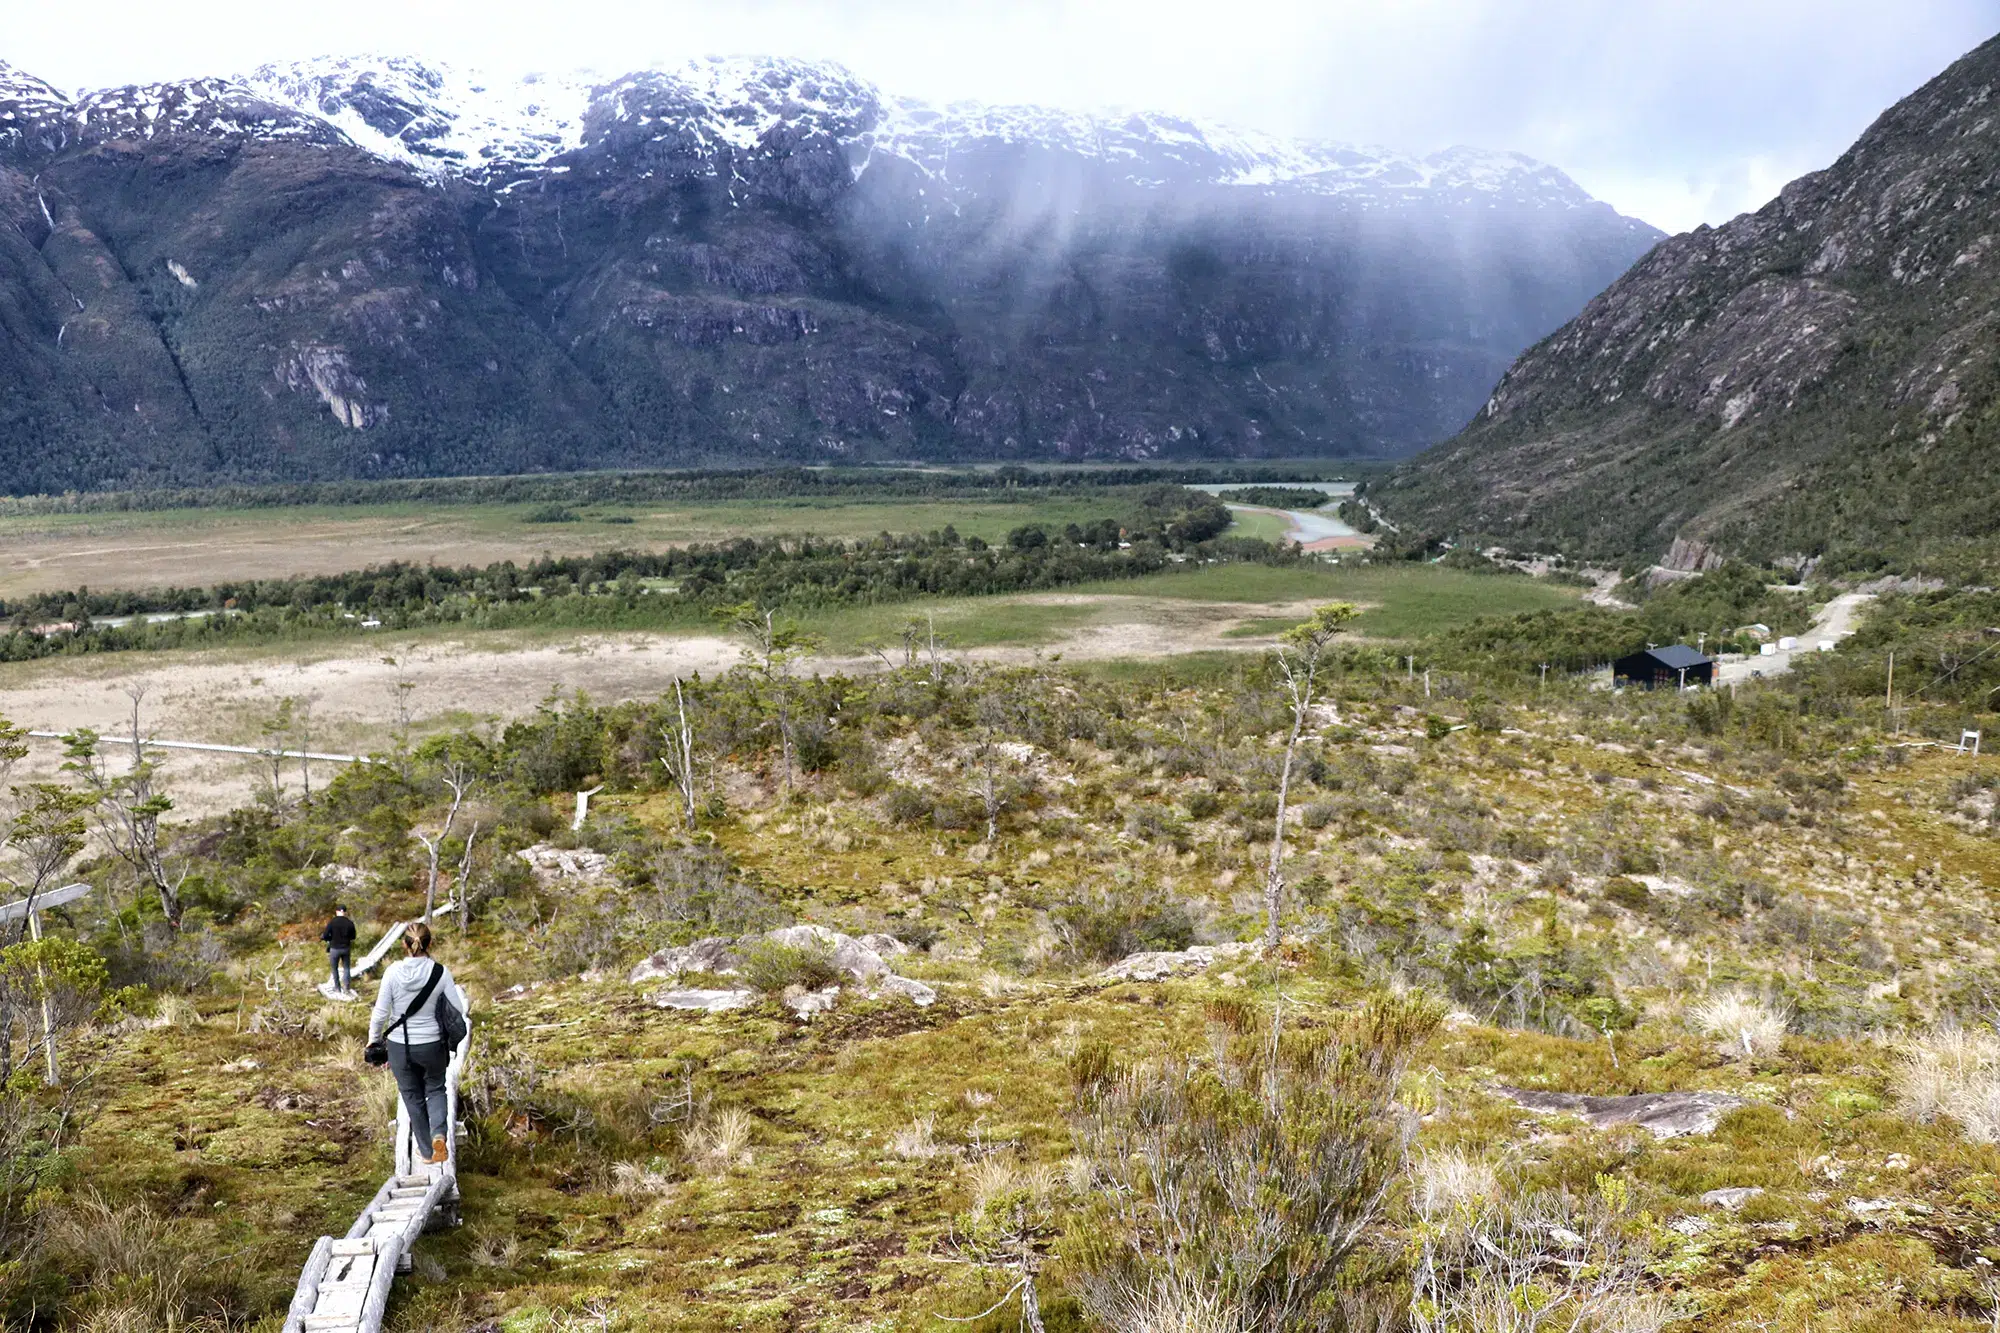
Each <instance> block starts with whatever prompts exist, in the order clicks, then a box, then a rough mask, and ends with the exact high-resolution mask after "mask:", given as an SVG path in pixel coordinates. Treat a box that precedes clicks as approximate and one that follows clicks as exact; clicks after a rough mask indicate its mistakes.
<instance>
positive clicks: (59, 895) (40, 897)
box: [0, 884, 90, 1086]
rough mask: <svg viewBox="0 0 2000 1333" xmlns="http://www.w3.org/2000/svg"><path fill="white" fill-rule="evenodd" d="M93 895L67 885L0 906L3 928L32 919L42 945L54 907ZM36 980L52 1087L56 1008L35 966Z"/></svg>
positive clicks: (34, 937)
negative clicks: (45, 914)
mask: <svg viewBox="0 0 2000 1333" xmlns="http://www.w3.org/2000/svg"><path fill="white" fill-rule="evenodd" d="M89 892H90V886H89V885H88V884H65V885H63V886H62V887H61V888H59V889H50V890H49V891H48V892H47V893H38V894H36V895H35V896H34V897H32V898H23V899H21V900H20V901H18V902H11V903H0V925H5V924H6V923H7V922H9V921H19V920H20V919H21V918H22V917H24V916H25V917H26V918H28V938H29V939H32V940H35V941H37V942H39V941H40V940H41V938H42V913H43V912H46V911H47V910H49V909H50V908H51V907H61V906H63V905H64V904H66V903H73V902H75V901H76V900H77V899H78V898H81V897H83V896H84V895H85V894H87V893H89ZM35 979H36V980H37V981H40V982H42V983H43V985H42V1050H43V1052H44V1054H45V1055H46V1056H47V1059H48V1073H47V1078H48V1081H49V1083H50V1085H51V1086H53V1085H54V1083H55V1081H56V1016H55V1008H54V1006H53V1005H51V1004H50V1002H49V994H48V985H47V980H46V978H44V977H43V976H42V969H41V966H40V965H39V964H37V965H36V967H35Z"/></svg>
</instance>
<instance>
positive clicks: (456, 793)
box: [414, 758, 478, 925]
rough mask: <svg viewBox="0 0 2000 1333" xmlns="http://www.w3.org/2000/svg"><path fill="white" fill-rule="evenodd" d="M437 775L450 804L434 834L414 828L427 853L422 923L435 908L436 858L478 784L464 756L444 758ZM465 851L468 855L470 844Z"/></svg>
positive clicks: (427, 922)
mask: <svg viewBox="0 0 2000 1333" xmlns="http://www.w3.org/2000/svg"><path fill="white" fill-rule="evenodd" d="M438 776H439V780H440V781H441V782H443V783H444V787H445V790H446V791H448V792H450V793H451V804H450V805H449V806H448V807H446V809H445V812H444V822H443V823H442V824H441V825H439V827H438V831H437V833H436V834H435V835H432V834H429V833H425V832H424V831H423V830H422V829H417V830H414V832H415V833H416V837H417V841H418V842H421V843H422V844H423V845H424V851H425V853H426V854H427V855H428V856H429V857H430V875H429V879H428V880H427V882H426V883H425V886H424V924H425V925H429V924H430V921H431V915H432V913H434V912H435V911H436V910H437V890H438V858H439V857H440V856H441V855H443V852H444V844H445V839H447V838H449V837H450V836H451V828H452V825H453V824H455V823H457V822H458V812H459V811H460V810H462V809H464V808H465V798H466V797H467V796H468V795H470V794H471V792H472V789H473V788H474V787H475V786H477V785H478V779H477V778H476V777H475V776H473V773H472V767H471V765H470V764H468V763H466V762H465V761H464V760H463V759H458V758H450V759H446V760H445V761H444V765H443V768H442V769H441V771H440V772H439V775H438ZM466 854H467V856H470V855H471V849H470V847H469V846H468V848H467V851H466Z"/></svg>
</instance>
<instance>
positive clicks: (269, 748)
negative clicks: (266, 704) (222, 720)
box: [259, 694, 299, 810]
mask: <svg viewBox="0 0 2000 1333" xmlns="http://www.w3.org/2000/svg"><path fill="white" fill-rule="evenodd" d="M298 703H299V701H298V700H297V699H295V698H293V697H292V696H291V695H289V694H287V695H285V696H283V697H282V698H280V699H279V700H278V706H277V707H276V708H274V709H272V710H271V715H270V716H269V717H267V718H265V719H264V725H263V726H262V727H261V728H259V732H260V734H261V735H262V736H263V739H264V758H265V759H267V760H269V761H270V765H271V808H272V809H273V810H283V809H284V808H285V743H286V742H287V741H289V740H290V739H291V738H292V733H293V731H294V730H295V729H296V728H297V725H298V719H297V712H298Z"/></svg>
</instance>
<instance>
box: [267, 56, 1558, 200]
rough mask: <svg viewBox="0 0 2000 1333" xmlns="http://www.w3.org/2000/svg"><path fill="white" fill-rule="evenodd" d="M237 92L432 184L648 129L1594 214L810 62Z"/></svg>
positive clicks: (347, 62)
mask: <svg viewBox="0 0 2000 1333" xmlns="http://www.w3.org/2000/svg"><path fill="white" fill-rule="evenodd" d="M240 85H241V86H242V87H243V88H245V89H247V90H249V91H251V92H253V93H254V94H256V95H258V96H261V97H263V98H265V99H268V100H269V101H271V102H273V103H281V104H284V105H287V106H290V107H292V108H294V109H296V110H297V111H299V112H300V113H301V114H304V115H309V116H316V117H319V118H321V119H323V120H325V121H327V122H328V123H330V124H331V125H333V126H335V127H336V128H338V129H339V130H340V131H342V132H343V133H344V134H346V135H347V136H348V137H349V138H350V139H351V140H352V141H353V142H354V143H355V144H357V145H358V146H360V147H362V148H364V149H366V150H367V151H369V152H371V153H375V154H377V155H379V156H382V157H386V158H391V159H394V160H396V161H399V162H404V163H407V164H408V165H410V166H412V167H415V168H417V169H419V170H421V171H425V172H427V173H432V174H437V175H459V176H471V177H476V178H491V177H501V178H509V179H518V178H519V177H520V176H521V175H522V174H524V173H526V172H529V171H531V170H532V169H533V168H536V167H540V166H543V165H546V164H548V163H550V162H553V161H555V160H556V159H558V158H560V157H561V156H562V155H563V154H565V153H569V152H573V151H575V150H578V149H581V148H584V147H586V146H588V145H590V144H593V143H598V142H602V141H603V140H604V139H605V138H606V137H607V136H608V135H609V134H610V133H611V132H612V130H613V128H614V127H625V128H631V129H646V128H654V129H656V131H657V132H658V133H660V134H672V135H673V136H674V137H675V138H676V139H677V140H681V141H685V142H688V143H690V144H691V145H692V146H693V147H694V148H695V149H696V150H697V151H698V152H704V153H707V154H709V155H715V154H719V153H721V152H724V151H734V152H738V153H741V152H749V151H753V150H755V149H756V148H757V147H758V146H759V145H760V144H762V143H763V142H764V141H765V140H766V139H767V138H768V137H769V136H770V135H771V134H772V133H773V132H774V131H778V130H780V129H782V130H784V131H786V132H788V133H791V134H794V135H800V134H824V135H827V136H829V137H830V138H832V139H833V140H835V141H836V142H838V143H839V144H841V146H842V147H843V148H844V149H845V150H846V151H847V153H848V157H849V159H850V161H851V163H852V164H853V167H854V170H855V171H856V173H857V174H859V173H860V172H862V171H865V170H866V169H867V168H868V167H869V166H870V165H871V164H874V163H876V162H877V161H879V160H880V159H883V158H895V159H900V160H902V161H904V162H907V163H909V164H910V165H912V166H914V167H916V168H917V169H918V170H920V171H921V172H922V173H923V174H924V175H926V176H927V177H930V178H933V179H935V180H937V181H939V182H941V183H944V184H947V185H949V184H951V183H952V182H953V163H954V161H955V160H962V159H964V158H966V157H967V156H968V155H972V154H977V153H979V152H981V151H986V150H991V149H992V148H994V147H996V146H1003V147H1010V148H1027V149H1031V150H1033V151H1036V152H1040V153H1045V154H1058V155H1066V156H1069V157H1073V158H1076V159H1079V160H1083V161H1089V162H1093V163H1097V164H1101V165H1103V166H1105V167H1107V168H1110V169H1112V170H1115V171H1116V172H1117V173H1118V174H1119V176H1120V177H1121V178H1122V179H1123V180H1124V181H1125V182H1126V183H1129V184H1132V185H1136V186H1140V187H1151V188H1167V187H1173V186H1179V187H1187V186H1193V185H1213V186H1239V187H1250V188H1255V187H1264V188H1272V187H1293V188H1296V189H1299V190H1303V191H1309V192H1312V193H1317V194H1326V195H1339V196H1351V197H1352V198H1353V199H1354V201H1355V202H1356V203H1357V204H1360V205H1362V206H1369V205H1378V206H1379V205H1383V204H1388V203H1391V202H1393V201H1395V200H1397V199H1399V198H1407V197H1409V196H1412V195H1416V194H1419V193H1428V194H1433V195H1452V194H1456V195H1462V196H1469V197H1472V196H1485V197H1487V198H1489V199H1505V200H1507V201H1508V202H1511V203H1515V204H1520V205H1526V206H1531V207H1562V208H1580V207H1585V206H1588V205H1589V204H1590V203H1591V202H1592V200H1591V199H1590V196H1589V195H1587V194H1585V193H1584V192H1583V191H1582V190H1581V189H1580V188H1578V187H1577V185H1576V184H1575V183H1574V182H1573V181H1571V180H1570V179H1569V178H1568V177H1567V176H1565V175H1563V173H1562V172H1560V171H1558V170H1557V169H1555V168H1553V167H1550V166H1548V165H1546V164H1544V163H1541V162H1537V161H1535V160H1534V159H1532V158H1528V157H1525V156H1522V155H1521V154H1518V153H1504V152H1487V151H1483V150H1479V149H1473V148H1451V149H1447V150H1445V151H1443V152H1439V153H1433V154H1430V155H1429V156H1426V157H1417V156H1414V155H1411V154H1408V153H1401V152H1396V151H1394V150H1391V149H1382V148H1364V147H1359V146H1356V145H1352V144H1343V143H1332V142H1324V141H1311V140H1295V139H1285V138H1281V137H1278V136H1275V135H1270V134H1263V133H1260V132H1256V131H1244V130H1237V129H1232V128H1230V127H1227V126H1222V125H1217V124H1213V123H1210V122H1205V121H1199V120H1190V119H1187V118H1184V117H1179V116H1171V115H1165V114H1161V113H1157V112H1130V113H1100V112H1086V111H1063V110H1055V109H1051V108H1047V107H1037V106H991V105H986V104H982V103H975V102H960V103H953V104H950V105H947V106H941V107H940V106H933V105H931V104H929V103H926V102H922V101H919V100H916V99H913V98H904V97H889V96H885V95H884V94H883V93H882V91H881V90H880V89H878V88H877V87H876V86H875V85H873V84H872V83H870V82H869V81H867V80H865V79H862V78H859V77H857V76H856V75H854V74H853V73H851V72H850V71H848V70H846V69H845V68H843V67H841V66H839V65H836V64H832V63H825V62H809V61H799V60H783V59H773V58H732V59H722V58H715V59H706V60H695V61H690V62H688V63H687V64H685V65H681V66H677V67H672V68H664V69H650V70H643V71H639V72H635V73H630V74H625V75H623V76H621V77H617V78H612V79H603V78H599V77H596V76H593V75H589V74H568V75H531V76H529V77H527V78H525V79H516V78H510V77H494V76H488V75H483V74H480V73H478V72H476V71H469V70H459V69H455V68H453V67H451V66H449V65H443V64H436V63H426V62H423V61H418V60H413V59H408V58H403V57H386V58H353V57H339V58H326V59H320V60H309V61H299V62H293V63H290V64H282V65H265V66H263V67H262V68H260V69H258V70H256V71H255V72H254V73H252V74H250V75H248V76H246V77H244V78H243V79H242V80H240Z"/></svg>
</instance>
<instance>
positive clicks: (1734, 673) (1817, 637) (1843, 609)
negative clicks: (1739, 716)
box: [1716, 592, 1875, 685]
mask: <svg viewBox="0 0 2000 1333" xmlns="http://www.w3.org/2000/svg"><path fill="white" fill-rule="evenodd" d="M1874 600H1875V594H1874V593H1872V592H1844V593H1842V594H1841V595H1840V596H1838V597H1836V598H1834V599H1833V600H1832V601H1830V602H1828V603H1827V604H1826V605H1825V606H1822V607H1821V608H1820V609H1819V614H1818V615H1816V616H1814V617H1813V622H1812V627H1811V628H1810V629H1808V630H1806V632H1805V633H1803V634H1801V635H1799V636H1798V647H1796V648H1793V649H1791V650H1789V651H1787V650H1785V649H1780V650H1779V651H1777V652H1776V653H1773V654H1772V655H1771V656H1769V657H1765V656H1763V655H1762V654H1759V655H1757V656H1755V657H1745V658H1742V659H1741V660H1739V661H1733V662H1718V663H1717V664H1716V682H1717V683H1718V684H1723V685H1727V684H1730V683H1731V682H1734V681H1739V680H1751V679H1753V678H1755V677H1758V676H1765V677H1769V676H1782V675H1784V674H1785V673H1786V672H1787V671H1790V670H1791V669H1792V659H1793V658H1795V657H1798V656H1800V655H1801V654H1804V653H1816V652H1818V651H1819V646H1820V644H1821V643H1822V642H1825V643H1839V642H1840V641H1841V640H1843V639H1845V638H1848V637H1849V636H1850V635H1852V634H1853V633H1854V631H1855V630H1856V629H1858V628H1860V625H1861V608H1862V607H1864V606H1866V605H1867V604H1868V603H1869V602H1872V601H1874Z"/></svg>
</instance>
